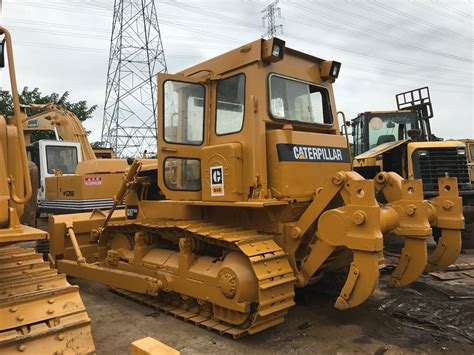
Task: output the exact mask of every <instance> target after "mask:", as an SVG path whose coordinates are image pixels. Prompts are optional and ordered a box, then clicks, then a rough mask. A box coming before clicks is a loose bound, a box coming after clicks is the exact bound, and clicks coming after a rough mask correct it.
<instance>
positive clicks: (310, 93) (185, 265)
mask: <svg viewBox="0 0 474 355" xmlns="http://www.w3.org/2000/svg"><path fill="white" fill-rule="evenodd" d="M340 67H341V64H340V63H338V62H336V61H331V60H324V59H321V58H318V57H314V56H312V55H310V54H307V53H302V52H299V51H297V50H294V49H291V48H286V46H285V42H284V41H283V40H281V39H278V38H271V39H268V40H264V39H258V40H256V41H254V42H251V43H248V44H246V45H243V46H241V47H239V48H236V49H234V50H232V51H230V52H227V53H225V54H222V55H220V56H217V57H215V58H213V59H210V60H207V61H205V62H203V63H200V64H198V65H195V66H193V67H190V68H188V69H185V70H183V71H181V72H179V73H177V74H174V75H170V74H159V75H158V78H157V80H158V93H159V97H158V108H159V109H158V117H157V127H158V157H157V159H156V164H157V165H156V166H157V171H158V175H157V179H156V180H154V179H153V177H152V176H150V175H148V174H147V173H146V172H145V173H143V172H142V171H141V169H142V166H143V164H142V163H141V162H140V161H138V160H134V161H133V162H132V161H130V168H129V169H128V170H127V172H126V174H125V175H124V179H123V183H122V185H121V186H120V189H119V190H118V192H117V194H116V195H115V203H116V204H117V203H119V202H120V201H122V199H124V202H125V206H126V208H125V210H124V211H114V209H112V210H111V211H109V212H108V213H104V212H101V211H98V210H95V211H93V212H91V213H82V214H72V215H64V216H61V215H54V216H51V217H50V221H49V232H50V235H51V249H50V260H51V262H52V264H53V265H54V266H55V267H57V268H58V270H59V271H61V272H64V273H66V274H68V275H72V276H75V277H80V278H84V279H87V280H91V281H94V282H99V283H103V284H105V285H109V286H111V287H113V288H115V289H117V290H120V291H117V292H121V293H122V294H125V295H127V296H128V297H131V298H134V299H136V300H139V301H140V302H142V303H146V304H147V305H149V306H151V307H154V308H156V309H161V310H163V311H165V312H168V313H171V314H173V315H175V316H176V317H180V318H182V319H185V320H187V321H189V322H192V323H194V324H196V325H199V326H202V327H205V328H207V329H212V330H216V331H218V332H220V333H221V334H229V335H231V336H233V337H234V338H239V337H242V336H245V335H248V334H254V333H257V332H260V331H263V330H265V329H267V328H270V327H273V326H276V325H277V324H279V323H281V322H283V321H284V317H285V316H286V314H287V313H288V310H289V309H290V308H291V307H292V306H293V305H294V304H295V301H294V297H295V289H296V288H303V287H306V286H308V285H311V284H314V283H317V282H319V281H321V280H322V279H324V278H327V277H329V275H334V273H341V274H342V275H345V280H346V281H345V284H344V285H343V287H342V289H341V290H340V293H339V296H338V297H337V299H336V301H335V307H336V308H338V309H340V310H345V309H349V308H352V307H356V306H358V305H360V304H361V303H362V302H364V301H365V300H366V299H367V298H368V297H370V295H371V294H372V293H373V291H374V289H375V287H376V285H377V282H378V279H379V274H380V272H379V269H380V265H382V264H383V238H384V235H387V234H389V233H390V234H394V235H396V236H399V237H400V238H402V239H403V240H404V243H405V245H404V249H403V251H402V253H401V255H400V262H399V264H398V266H397V267H396V268H395V270H394V272H393V274H392V275H391V278H390V281H389V284H390V285H391V286H393V287H401V286H404V285H407V284H409V283H411V282H413V281H414V280H416V279H417V278H418V277H419V276H420V275H421V274H422V273H423V272H424V271H432V270H438V269H441V268H444V267H446V266H447V265H449V264H451V263H452V262H453V261H454V260H456V258H457V256H458V255H459V252H460V245H461V236H460V233H461V232H460V231H461V229H462V228H463V226H464V219H463V215H462V203H461V199H460V197H459V196H458V184H457V180H456V178H455V177H442V178H439V182H438V186H439V194H438V196H436V197H433V198H432V199H430V200H425V199H424V196H423V185H422V181H421V180H419V179H404V178H402V177H401V176H400V175H398V174H396V173H394V172H381V173H379V174H377V176H376V177H375V179H373V180H370V179H364V178H363V177H362V176H361V175H360V174H358V173H356V172H354V171H351V160H350V154H349V149H348V143H347V140H346V138H345V137H344V136H342V135H341V134H340V132H339V129H338V121H337V116H336V104H335V99H334V93H333V83H334V82H335V80H336V78H337V77H338V75H339V70H340ZM378 196H379V199H378V198H377V197H378ZM380 196H381V197H380ZM379 200H380V201H379ZM432 227H437V228H440V230H441V242H440V243H439V244H438V248H437V249H436V250H435V251H434V253H433V254H432V255H431V256H429V257H428V252H427V239H428V238H429V237H430V236H431V234H432Z"/></svg>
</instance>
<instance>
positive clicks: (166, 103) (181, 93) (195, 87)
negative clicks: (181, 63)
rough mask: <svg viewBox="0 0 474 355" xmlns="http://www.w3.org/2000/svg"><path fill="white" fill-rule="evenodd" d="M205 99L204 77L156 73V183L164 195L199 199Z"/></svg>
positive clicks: (206, 120)
mask: <svg viewBox="0 0 474 355" xmlns="http://www.w3.org/2000/svg"><path fill="white" fill-rule="evenodd" d="M208 102H209V85H207V84H206V83H205V82H204V80H203V79H198V78H189V77H184V76H181V75H169V74H159V75H158V123H157V129H158V186H159V187H160V189H161V190H162V191H163V192H164V194H165V196H166V198H167V199H172V200H201V199H202V193H201V190H202V186H201V185H202V182H201V150H202V148H203V147H205V146H206V145H207V143H208V135H207V133H206V132H207V127H208V126H209V124H208V121H209V110H208V109H207V104H208Z"/></svg>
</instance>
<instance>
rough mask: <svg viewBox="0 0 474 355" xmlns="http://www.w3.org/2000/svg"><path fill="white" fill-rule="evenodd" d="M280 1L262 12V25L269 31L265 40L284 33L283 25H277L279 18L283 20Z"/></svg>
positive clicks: (264, 35)
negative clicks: (279, 5)
mask: <svg viewBox="0 0 474 355" xmlns="http://www.w3.org/2000/svg"><path fill="white" fill-rule="evenodd" d="M279 2H280V0H275V1H273V2H272V3H271V4H269V5H267V6H266V7H265V8H264V9H263V10H262V14H263V16H262V24H263V27H266V28H267V30H266V32H265V33H264V34H263V36H262V37H263V38H272V37H275V36H276V35H277V34H278V33H279V32H280V33H283V25H277V21H276V19H277V17H278V18H281V8H280V7H278V3H279Z"/></svg>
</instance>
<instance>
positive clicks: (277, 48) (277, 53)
mask: <svg viewBox="0 0 474 355" xmlns="http://www.w3.org/2000/svg"><path fill="white" fill-rule="evenodd" d="M272 56H274V57H275V58H279V57H280V46H279V45H277V44H274V45H273V49H272Z"/></svg>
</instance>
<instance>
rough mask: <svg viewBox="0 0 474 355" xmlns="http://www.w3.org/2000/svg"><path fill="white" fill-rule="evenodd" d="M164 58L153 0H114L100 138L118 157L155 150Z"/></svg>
mask: <svg viewBox="0 0 474 355" xmlns="http://www.w3.org/2000/svg"><path fill="white" fill-rule="evenodd" d="M167 71H168V70H167V67H166V60H165V54H164V52H163V45H162V42H161V34H160V27H159V24H158V16H157V11H156V6H155V1H154V0H115V2H114V15H113V21H112V36H111V40H110V52H109V66H108V70H107V86H106V91H105V104H104V118H103V122H102V139H101V140H102V142H104V143H106V144H108V145H110V146H111V147H112V148H114V150H115V153H116V154H117V156H118V157H125V156H131V157H135V156H141V155H142V154H143V153H144V151H145V150H146V151H147V152H148V154H156V151H157V150H156V134H157V127H156V105H157V87H156V74H157V73H166V72H167Z"/></svg>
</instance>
